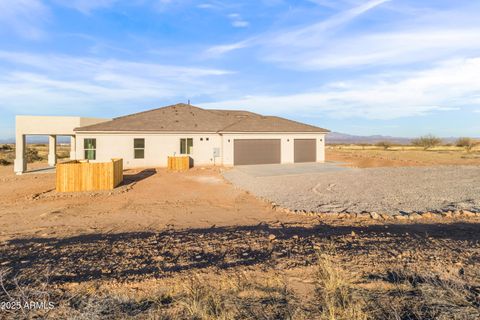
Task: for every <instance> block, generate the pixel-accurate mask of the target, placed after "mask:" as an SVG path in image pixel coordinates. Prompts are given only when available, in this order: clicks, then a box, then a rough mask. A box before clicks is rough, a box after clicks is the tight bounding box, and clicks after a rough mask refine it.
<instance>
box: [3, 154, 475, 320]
mask: <svg viewBox="0 0 480 320" xmlns="http://www.w3.org/2000/svg"><path fill="white" fill-rule="evenodd" d="M388 152H389V151H385V153H388ZM358 154H359V155H362V156H356V155H355V156H354V155H352V154H345V153H344V152H343V151H339V152H337V151H335V152H332V151H331V150H329V151H328V154H327V159H329V160H341V161H344V162H346V161H350V162H351V165H352V166H360V165H369V166H384V165H395V166H396V165H400V164H401V163H409V164H411V165H413V163H416V162H415V161H420V163H418V164H419V165H420V164H421V165H426V164H428V163H430V164H431V163H434V164H445V163H440V162H442V161H446V160H442V159H443V157H444V155H443V154H440V155H438V157H437V155H436V154H435V156H434V157H435V158H434V159H433V160H432V159H431V158H430V157H431V154H429V155H428V157H427V159H425V160H421V159H419V158H418V157H417V158H415V157H416V156H414V155H410V153H408V154H404V153H402V154H399V153H395V152H393V153H391V158H388V157H387V154H383V151H382V152H380V153H379V154H378V155H374V156H370V157H369V156H367V155H364V156H363V153H358ZM400 155H401V157H402V158H401V159H394V157H398V156H400ZM432 155H433V153H432ZM379 157H382V158H386V159H382V158H379ZM453 157H454V158H455V159H454V160H449V161H452V162H451V163H450V164H453V163H456V164H467V163H465V162H469V163H470V162H471V163H472V164H478V163H476V161H478V160H477V159H465V158H462V157H461V156H458V157H457V156H456V155H455V156H453ZM340 158H341V159H340ZM422 159H423V158H422ZM429 159H430V160H429ZM421 161H423V162H421ZM429 161H431V162H429ZM437 162H438V163H437ZM459 162H460V163H459ZM41 165H44V164H41V163H39V164H34V165H32V166H31V167H32V168H34V167H38V166H41ZM12 169H13V168H12V166H6V167H0V195H1V197H0V208H1V209H0V283H1V284H3V285H4V286H5V291H4V292H2V290H0V302H1V301H3V300H5V299H7V298H8V299H18V300H21V301H23V300H32V299H33V300H35V299H39V297H40V296H41V297H42V299H47V300H49V301H52V302H53V303H54V306H55V308H54V309H53V310H50V311H48V310H47V311H45V310H33V311H32V310H22V312H23V313H20V311H18V310H2V309H1V308H0V318H2V319H3V318H5V319H10V318H23V316H25V318H27V317H28V316H32V314H37V315H40V316H43V317H45V318H49V319H63V318H65V319H354V320H356V319H358V320H360V319H362V320H366V319H478V318H479V317H480V268H479V266H480V239H479V235H480V218H475V217H474V218H448V219H440V218H436V219H424V220H419V221H408V220H407V221H396V220H389V221H376V220H371V219H354V220H352V219H340V218H338V217H337V218H326V217H315V216H306V215H301V214H292V213H284V212H282V211H278V210H274V209H273V208H272V207H271V206H270V205H269V204H267V203H266V202H263V201H261V200H259V199H256V198H255V197H254V196H252V195H251V194H249V193H247V192H245V191H242V190H240V189H238V188H236V187H235V186H233V185H231V184H229V183H227V182H226V181H224V180H223V178H222V175H221V172H220V170H221V169H218V168H195V169H193V170H191V171H189V172H186V173H172V172H167V171H166V170H165V169H158V168H156V169H144V170H129V171H127V172H125V184H124V185H123V186H121V187H120V188H117V189H116V190H115V191H112V192H95V193H92V192H88V193H77V194H57V193H56V192H55V191H53V189H54V174H51V173H50V174H48V173H45V174H40V173H37V174H27V175H22V176H16V175H14V174H13V172H12V171H13V170H12ZM5 292H8V294H9V295H8V296H7V295H6V294H5ZM45 292H47V294H45Z"/></svg>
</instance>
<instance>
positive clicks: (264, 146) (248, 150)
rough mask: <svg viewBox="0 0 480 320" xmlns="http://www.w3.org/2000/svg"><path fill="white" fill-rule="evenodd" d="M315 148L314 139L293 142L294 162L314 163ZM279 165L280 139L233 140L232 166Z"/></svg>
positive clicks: (315, 157)
mask: <svg viewBox="0 0 480 320" xmlns="http://www.w3.org/2000/svg"><path fill="white" fill-rule="evenodd" d="M316 159H317V148H316V140H315V139H295V140H294V162H315V161H316ZM274 163H281V141H280V139H235V140H234V141H233V164H234V165H236V166H238V165H251V164H274Z"/></svg>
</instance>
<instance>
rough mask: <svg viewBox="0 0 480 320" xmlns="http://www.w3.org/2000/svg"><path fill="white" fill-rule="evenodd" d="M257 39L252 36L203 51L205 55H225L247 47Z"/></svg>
mask: <svg viewBox="0 0 480 320" xmlns="http://www.w3.org/2000/svg"><path fill="white" fill-rule="evenodd" d="M255 41H256V38H251V39H247V40H244V41H240V42H236V43H232V44H225V45H220V46H214V47H211V48H208V49H207V50H206V51H205V52H204V53H203V56H205V57H216V56H221V55H223V54H225V53H227V52H230V51H234V50H238V49H242V48H246V47H248V46H250V45H251V44H252V43H253V42H255Z"/></svg>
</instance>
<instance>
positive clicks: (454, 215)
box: [452, 210, 462, 217]
mask: <svg viewBox="0 0 480 320" xmlns="http://www.w3.org/2000/svg"><path fill="white" fill-rule="evenodd" d="M461 215H462V212H460V211H459V210H455V211H453V214H452V216H453V217H460V216H461Z"/></svg>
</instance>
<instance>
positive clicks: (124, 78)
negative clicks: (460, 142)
mask: <svg viewBox="0 0 480 320" xmlns="http://www.w3.org/2000/svg"><path fill="white" fill-rule="evenodd" d="M479 16H480V1H471V0H456V1H451V0H425V1H418V0H370V1H367V0H363V1H361V0H336V1H335V0H255V1H254V0H238V1H221V0H204V1H194V0H128V1H127V0H15V1H13V0H0V39H1V41H0V138H10V137H13V136H14V116H15V114H32V115H80V116H98V117H114V116H119V115H123V114H128V113H133V112H137V111H142V110H146V109H150V108H154V107H160V106H164V105H168V104H172V103H177V102H186V101H187V100H188V99H190V100H191V101H192V104H194V105H198V106H201V107H210V108H213V107H214V108H224V109H227V108H235V109H246V110H251V111H254V112H259V113H264V114H271V115H279V116H284V117H288V118H292V119H296V120H300V121H304V122H307V123H311V124H316V125H319V126H322V127H326V128H329V129H331V130H334V131H340V132H345V133H351V134H362V135H369V134H386V135H395V136H408V137H410V136H417V135H422V134H427V133H432V134H436V135H440V136H480V19H479V18H478V17H479Z"/></svg>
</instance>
